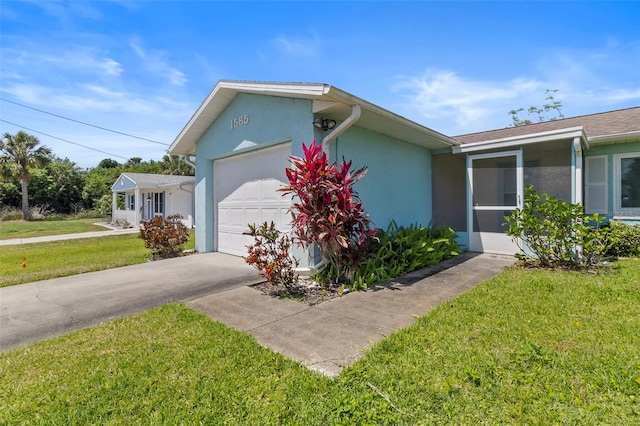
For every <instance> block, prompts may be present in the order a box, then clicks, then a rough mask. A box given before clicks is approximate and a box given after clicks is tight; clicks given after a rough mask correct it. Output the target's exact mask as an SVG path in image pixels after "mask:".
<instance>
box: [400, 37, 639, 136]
mask: <svg viewBox="0 0 640 426" xmlns="http://www.w3.org/2000/svg"><path fill="white" fill-rule="evenodd" d="M633 58H636V59H635V61H634V59H633ZM634 62H636V63H635V64H634ZM533 63H534V64H535V65H534V66H532V67H523V68H522V71H517V72H518V75H513V77H512V78H509V79H506V80H502V81H500V80H495V79H493V80H492V79H490V78H481V77H480V78H479V77H476V78H472V77H469V76H467V75H464V73H463V72H460V73H457V72H455V71H452V70H442V69H440V70H428V71H426V72H424V73H423V74H420V75H413V76H402V77H397V78H396V79H395V83H394V84H393V85H392V87H391V90H392V91H393V92H396V93H400V94H402V95H404V97H405V102H404V103H403V104H401V105H397V106H394V108H398V109H399V110H401V111H402V112H403V113H404V114H405V115H406V116H407V117H409V118H411V119H414V120H416V121H419V122H422V123H424V124H425V125H427V126H429V127H432V128H433V129H435V130H438V131H440V132H443V133H447V134H462V133H471V132H476V131H483V130H491V129H496V128H502V127H506V126H507V125H509V124H511V119H510V117H509V115H508V111H510V110H512V109H518V108H524V109H525V110H526V109H527V108H529V106H531V105H534V106H542V105H544V104H545V103H546V102H547V101H546V100H545V98H546V97H547V95H546V94H545V91H546V90H547V89H558V92H556V93H554V94H553V96H554V99H555V100H557V101H560V102H562V113H563V114H564V116H565V117H571V116H577V115H583V114H592V113H596V112H601V111H607V110H611V109H620V108H627V107H630V106H636V105H638V104H640V78H639V77H640V76H639V75H638V71H637V70H638V66H639V65H640V45H639V44H638V43H635V44H634V43H629V44H620V43H615V42H612V41H611V40H609V41H608V42H607V43H606V45H605V46H604V47H602V48H595V49H591V50H570V49H562V50H561V49H556V50H555V51H548V52H545V53H544V55H542V56H541V57H540V58H539V59H537V60H535V61H534V62H533ZM478 71H479V72H482V71H483V70H474V72H475V73H476V74H477V73H478ZM524 115H525V116H526V113H525V114H524ZM521 118H529V119H533V120H534V121H535V119H536V118H535V117H528V116H526V117H521Z"/></svg>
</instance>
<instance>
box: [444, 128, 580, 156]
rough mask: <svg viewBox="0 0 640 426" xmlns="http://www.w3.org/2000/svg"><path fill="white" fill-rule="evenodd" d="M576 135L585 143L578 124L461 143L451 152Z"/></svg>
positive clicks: (479, 149) (545, 140)
mask: <svg viewBox="0 0 640 426" xmlns="http://www.w3.org/2000/svg"><path fill="white" fill-rule="evenodd" d="M576 137H579V138H580V139H581V141H582V142H583V143H585V144H586V143H587V136H586V134H585V132H584V128H583V127H582V126H579V127H570V128H567V129H560V130H552V131H548V132H540V133H533V134H528V135H520V136H514V137H510V138H502V139H493V140H488V141H481V142H473V143H467V144H462V145H458V146H456V147H454V148H453V153H454V154H460V153H469V152H476V151H486V150H489V149H497V148H509V147H513V146H518V145H528V144H533V143H540V142H549V141H554V140H559V139H570V138H576Z"/></svg>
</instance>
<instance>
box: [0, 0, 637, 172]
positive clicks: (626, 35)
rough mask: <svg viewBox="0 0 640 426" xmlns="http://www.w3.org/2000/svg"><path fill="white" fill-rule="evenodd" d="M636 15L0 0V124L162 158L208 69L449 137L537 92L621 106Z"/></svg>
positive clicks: (198, 99) (538, 9) (82, 153)
mask: <svg viewBox="0 0 640 426" xmlns="http://www.w3.org/2000/svg"><path fill="white" fill-rule="evenodd" d="M638 22H640V1H624V2H615V1H604V2H596V1H589V2H579V1H569V2H556V1H554V2H551V1H545V2H528V1H512V2H506V1H501V2H484V1H473V2H464V1H422V2H420V1H407V2H402V1H394V2H386V1H373V2H365V1H353V2H341V1H324V2H312V1H297V2H293V1H291V2H269V1H261V2H249V1H234V2H218V1H126V0H115V1H91V2H84V1H47V0H37V1H12V0H2V1H1V2H0V98H1V99H0V120H2V121H0V133H2V134H4V133H11V134H15V133H16V132H17V131H19V130H25V131H26V132H27V133H30V134H32V135H34V136H36V137H38V139H39V140H40V141H41V143H42V144H44V145H46V146H48V147H50V148H51V149H52V150H53V152H54V154H55V155H56V156H58V157H60V158H68V159H70V160H71V161H73V162H75V163H76V164H77V165H78V166H80V167H82V168H90V167H95V166H96V165H97V164H98V163H99V162H100V160H102V159H104V158H112V159H114V160H116V161H118V162H121V163H122V162H125V161H126V160H127V159H129V158H131V157H141V158H142V159H144V160H160V159H162V156H163V155H165V154H166V149H167V148H168V145H170V144H171V142H173V140H174V139H175V137H176V136H177V135H178V133H179V132H180V131H181V130H182V128H183V127H184V126H185V124H186V123H187V121H188V120H189V119H190V117H191V116H192V115H193V113H194V112H195V110H196V109H197V108H198V106H199V105H200V104H201V103H202V101H203V100H204V99H205V98H206V96H207V95H208V94H209V92H210V91H211V90H212V89H213V87H214V86H215V84H216V82H217V81H218V80H221V79H224V80H250V81H274V82H305V83H326V84H330V85H332V86H335V87H337V88H339V89H341V90H344V91H346V92H349V93H351V94H352V95H355V96H357V97H359V98H362V99H364V100H366V101H368V102H372V103H374V104H377V105H379V106H380V107H382V108H385V109H388V110H390V111H392V112H394V113H396V114H399V115H402V116H404V117H406V118H408V119H410V120H413V121H416V122H418V123H420V124H422V125H424V126H427V127H429V128H431V129H433V130H436V131H438V132H441V133H444V134H446V135H449V136H455V135H460V134H466V133H472V132H478V131H483V130H491V129H498V128H504V127H507V126H509V125H510V124H511V123H512V121H511V118H510V116H509V114H508V111H509V110H512V109H517V108H521V107H523V108H525V109H526V108H528V107H529V106H532V105H535V106H540V105H543V104H544V103H545V102H546V101H545V97H546V95H545V91H546V90H547V89H554V90H555V89H557V90H558V91H557V92H555V93H554V97H555V99H556V100H557V101H560V102H561V103H562V113H563V115H564V116H565V117H573V116H579V115H584V114H592V113H597V112H603V111H610V110H616V109H622V108H628V107H632V106H638V105H640V26H639V25H638ZM525 118H526V117H525ZM81 123H87V124H90V125H92V126H95V127H92V126H89V125H86V124H81ZM105 129H107V130H105ZM116 132H119V133H116ZM133 136H135V137H133ZM61 139H63V140H61ZM80 145H84V146H85V147H82V146H80Z"/></svg>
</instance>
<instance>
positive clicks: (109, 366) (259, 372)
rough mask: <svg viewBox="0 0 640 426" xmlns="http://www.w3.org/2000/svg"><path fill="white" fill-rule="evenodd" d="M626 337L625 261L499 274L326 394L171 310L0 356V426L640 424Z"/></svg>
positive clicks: (636, 359)
mask: <svg viewBox="0 0 640 426" xmlns="http://www.w3.org/2000/svg"><path fill="white" fill-rule="evenodd" d="M345 297H349V296H348V295H347V296H345ZM327 326H328V327H331V324H327ZM638 330H640V261H638V260H625V261H620V262H618V264H617V266H616V268H615V269H614V270H611V271H607V272H603V273H601V274H600V275H588V274H580V273H574V272H551V271H537V270H523V269H510V270H506V271H504V272H503V273H502V274H501V275H499V276H498V277H497V278H495V279H493V280H490V281H488V282H486V283H483V284H481V285H480V286H478V287H476V288H475V289H473V290H471V291H469V292H467V293H465V294H463V295H462V296H460V297H458V298H457V299H455V300H453V301H452V302H450V303H446V304H444V305H442V306H440V307H438V308H436V309H434V310H433V311H431V312H430V313H429V314H427V315H425V316H424V317H421V318H419V319H418V320H417V322H416V324H415V325H414V326H412V327H408V328H406V329H403V330H400V331H398V332H396V333H393V334H392V335H391V336H390V337H388V338H386V339H384V340H382V341H381V342H379V343H378V344H376V345H375V346H374V348H373V349H372V350H371V351H369V352H367V353H366V354H365V356H364V357H363V358H362V359H361V360H360V361H358V362H357V363H356V364H355V365H353V366H352V367H349V368H347V369H345V371H343V373H342V374H341V375H340V376H339V377H338V378H336V379H333V380H330V379H327V378H325V377H322V376H319V375H316V374H314V373H311V372H309V371H308V370H306V369H305V368H303V367H301V366H299V365H298V364H297V363H295V362H293V361H290V360H287V359H285V358H283V357H282V356H280V355H278V354H276V353H274V352H272V351H270V350H267V349H264V348H262V347H261V346H260V345H259V344H257V343H256V341H255V340H254V339H253V338H252V337H251V336H249V335H247V334H243V333H240V332H237V331H234V330H230V329H228V328H226V327H224V326H223V325H222V324H220V323H215V322H212V321H210V320H209V319H208V318H207V317H206V316H204V315H201V314H199V313H197V312H195V311H193V310H191V309H189V308H187V307H185V306H184V305H180V304H172V305H167V306H164V307H160V308H156V309H153V310H151V311H148V312H146V313H143V314H140V315H137V316H133V317H129V318H126V319H121V320H117V321H113V322H110V323H107V324H104V325H101V326H98V327H94V328H90V329H85V330H81V331H78V332H74V333H71V334H68V335H66V336H63V337H60V338H56V339H52V340H49V341H46V342H42V343H38V344H34V345H31V346H28V347H24V348H19V349H15V350H12V351H9V352H6V353H3V354H0V401H2V409H1V410H0V424H20V423H25V424H29V423H31V424H112V425H124V424H160V423H161V424H305V425H306V424H310V425H311V424H322V425H325V424H331V425H333V424H349V425H351V424H426V425H430V424H455V425H478V424H540V425H547V424H576V425H578V424H579V425H631V424H640V333H639V332H638ZM372 386H374V387H375V389H377V390H378V391H376V390H374V388H373V387H372ZM382 395H384V396H385V397H387V398H389V400H390V402H388V401H387V400H386V399H385V397H383V396H382Z"/></svg>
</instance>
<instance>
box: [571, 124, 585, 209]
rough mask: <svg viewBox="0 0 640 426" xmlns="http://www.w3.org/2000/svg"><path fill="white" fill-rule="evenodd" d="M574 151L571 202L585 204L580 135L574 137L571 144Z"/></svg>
mask: <svg viewBox="0 0 640 426" xmlns="http://www.w3.org/2000/svg"><path fill="white" fill-rule="evenodd" d="M571 151H572V153H573V155H572V158H571V166H572V167H571V168H572V169H573V170H572V171H573V173H571V202H572V203H574V204H576V203H577V204H583V200H582V192H583V189H582V185H583V183H582V141H581V139H580V138H579V137H575V138H573V145H572V146H571Z"/></svg>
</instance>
